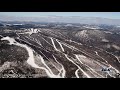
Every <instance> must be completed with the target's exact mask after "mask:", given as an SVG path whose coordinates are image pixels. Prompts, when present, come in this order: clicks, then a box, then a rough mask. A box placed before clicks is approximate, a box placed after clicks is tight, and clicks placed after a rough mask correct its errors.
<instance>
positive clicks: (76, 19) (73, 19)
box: [0, 15, 120, 25]
mask: <svg viewBox="0 0 120 90" xmlns="http://www.w3.org/2000/svg"><path fill="white" fill-rule="evenodd" d="M0 21H33V22H64V23H82V24H108V25H120V19H108V18H100V17H80V16H70V17H66V16H64V17H63V16H40V17H13V16H3V15H0Z"/></svg>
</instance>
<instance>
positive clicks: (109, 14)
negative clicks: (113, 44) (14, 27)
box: [0, 12, 120, 19]
mask: <svg viewBox="0 0 120 90" xmlns="http://www.w3.org/2000/svg"><path fill="white" fill-rule="evenodd" d="M0 15H7V16H20V17H39V16H51V15H52V16H83V17H103V18H110V19H120V12H0Z"/></svg>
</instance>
